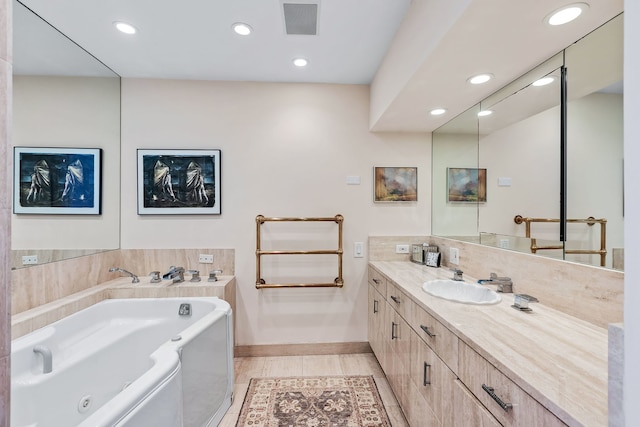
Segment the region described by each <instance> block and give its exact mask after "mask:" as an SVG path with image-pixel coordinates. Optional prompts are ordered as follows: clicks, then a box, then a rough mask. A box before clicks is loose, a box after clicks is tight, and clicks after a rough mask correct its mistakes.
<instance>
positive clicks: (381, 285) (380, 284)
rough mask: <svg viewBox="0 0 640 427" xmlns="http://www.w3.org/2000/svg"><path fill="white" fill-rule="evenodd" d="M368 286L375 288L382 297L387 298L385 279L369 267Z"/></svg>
mask: <svg viewBox="0 0 640 427" xmlns="http://www.w3.org/2000/svg"><path fill="white" fill-rule="evenodd" d="M369 284H370V285H371V286H373V287H374V288H376V289H377V290H378V292H380V294H381V295H382V296H384V297H386V296H387V279H386V278H385V277H384V276H383V275H382V274H380V273H378V272H377V271H376V270H374V269H373V268H371V267H369Z"/></svg>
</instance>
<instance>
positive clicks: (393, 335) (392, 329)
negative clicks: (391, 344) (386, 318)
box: [391, 322, 398, 340]
mask: <svg viewBox="0 0 640 427" xmlns="http://www.w3.org/2000/svg"><path fill="white" fill-rule="evenodd" d="M396 326H398V324H397V323H395V322H391V339H392V340H396V339H398V336H397V335H396Z"/></svg>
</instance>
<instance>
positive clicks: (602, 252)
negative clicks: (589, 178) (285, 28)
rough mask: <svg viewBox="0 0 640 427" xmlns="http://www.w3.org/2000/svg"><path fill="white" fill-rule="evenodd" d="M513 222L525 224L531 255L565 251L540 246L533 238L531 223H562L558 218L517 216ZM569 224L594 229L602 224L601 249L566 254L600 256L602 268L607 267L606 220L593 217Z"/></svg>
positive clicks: (555, 247) (575, 250)
mask: <svg viewBox="0 0 640 427" xmlns="http://www.w3.org/2000/svg"><path fill="white" fill-rule="evenodd" d="M513 222H515V223H516V224H522V223H523V222H524V223H525V227H526V228H525V236H526V237H527V238H529V239H531V253H532V254H535V253H536V252H537V251H540V250H546V249H563V248H564V247H563V246H562V245H552V246H538V245H537V242H536V239H534V238H531V223H532V222H560V220H559V219H557V218H528V217H523V216H522V215H516V216H515V217H514V218H513ZM567 223H582V224H587V225H588V226H589V227H592V226H593V225H595V224H600V249H565V251H564V252H565V253H566V254H574V255H576V254H586V255H600V266H602V267H604V266H605V265H606V259H607V220H606V219H604V218H600V219H596V218H594V217H592V216H590V217H589V218H584V219H567Z"/></svg>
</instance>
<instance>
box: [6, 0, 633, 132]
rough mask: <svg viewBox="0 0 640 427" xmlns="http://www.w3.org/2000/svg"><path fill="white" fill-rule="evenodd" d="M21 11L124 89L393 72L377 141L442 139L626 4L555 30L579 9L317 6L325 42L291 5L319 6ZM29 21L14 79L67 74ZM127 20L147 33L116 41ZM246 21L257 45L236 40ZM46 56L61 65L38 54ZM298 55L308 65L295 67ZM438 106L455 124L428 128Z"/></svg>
mask: <svg viewBox="0 0 640 427" xmlns="http://www.w3.org/2000/svg"><path fill="white" fill-rule="evenodd" d="M21 1H22V3H24V4H25V5H26V6H27V7H29V8H30V9H32V10H33V11H34V12H36V13H37V14H38V15H40V16H41V17H42V18H43V19H45V20H46V21H48V22H49V23H50V24H51V25H53V26H54V27H56V28H57V29H59V30H60V31H61V32H62V33H64V34H65V35H66V36H68V37H69V38H70V39H72V40H73V41H75V42H76V43H77V44H78V45H80V46H82V47H83V48H84V49H85V50H86V51H88V52H90V53H91V54H92V55H93V56H95V57H96V58H98V59H99V60H100V61H102V62H103V63H104V64H106V65H108V66H109V67H110V68H111V69H112V70H113V71H115V72H116V73H117V74H119V75H120V76H122V77H125V78H168V79H193V80H234V81H261V82H312V83H336V84H370V83H372V81H374V78H375V76H376V73H377V72H378V70H379V69H380V67H381V64H382V66H383V67H386V69H391V70H395V71H396V72H395V73H384V75H378V77H377V78H376V80H375V84H374V90H376V86H385V85H386V86H387V87H392V88H394V89H393V91H392V93H391V94H390V95H388V96H387V98H388V99H386V101H385V103H384V105H383V107H382V109H381V111H380V114H377V115H376V116H375V117H374V118H373V119H372V122H371V127H372V129H373V130H376V131H431V130H433V129H435V128H436V127H438V126H440V125H442V124H444V123H445V122H447V121H448V120H450V119H451V118H453V117H454V116H455V115H457V114H459V113H461V112H462V111H464V110H465V109H467V108H468V107H470V106H471V105H473V104H475V103H476V102H478V101H479V100H481V99H483V98H484V97H486V96H487V95H489V94H491V93H492V92H494V91H495V90H497V89H499V88H500V87H502V86H504V85H505V84H507V83H508V82H509V81H511V80H513V79H514V78H515V77H517V76H519V75H521V74H523V73H524V72H526V71H527V70H529V69H530V68H533V67H534V66H536V65H537V64H539V63H541V62H542V61H543V60H545V59H546V58H548V57H550V56H552V55H553V54H555V53H557V52H559V51H560V50H562V49H563V48H564V47H566V46H568V45H569V44H571V43H573V42H574V41H576V40H578V39H579V38H580V37H582V36H583V35H584V34H586V33H588V32H589V31H592V30H593V29H595V28H596V27H598V26H599V25H601V24H603V23H604V22H606V21H607V20H609V19H611V18H612V17H614V16H615V15H617V14H619V13H620V12H622V10H623V0H586V1H587V2H588V3H589V4H590V8H589V10H588V12H587V13H586V14H584V16H583V17H581V18H580V19H579V20H577V21H575V22H574V23H571V24H568V25H566V26H564V27H562V28H552V27H549V26H547V25H545V24H544V23H543V19H544V17H545V16H546V15H547V14H548V13H549V12H551V11H553V10H554V9H556V8H558V7H560V6H562V5H564V4H567V3H570V2H571V1H572V0H567V1H558V0H518V1H514V0H446V3H442V1H443V0H317V1H315V3H318V4H319V9H318V34H317V35H315V36H302V35H295V36H292V35H286V33H285V26H284V18H283V12H282V3H283V2H288V3H311V2H314V1H311V0H181V1H179V2H176V1H171V0H136V1H131V0H129V1H126V0H109V1H104V0H102V1H100V0H56V1H51V0H21ZM444 4H446V5H447V6H450V5H454V6H455V8H456V10H457V14H456V15H455V17H454V18H455V19H453V18H452V19H451V21H450V22H449V21H447V25H442V22H441V21H444V17H442V18H441V17H440V16H439V15H438V13H439V12H438V10H439V8H442V7H443V5H444ZM18 6H19V5H14V9H15V10H16V11H18V9H19V7H18ZM20 15H23V14H21V13H16V12H14V39H15V45H14V72H16V73H27V74H29V73H33V72H34V71H33V67H36V66H38V67H43V66H48V67H54V68H55V67H56V66H57V67H58V68H60V63H61V62H62V61H60V60H59V58H60V55H59V54H58V53H57V52H58V51H57V49H59V47H56V46H55V45H54V46H50V45H51V40H52V39H53V37H51V36H49V35H45V36H44V37H40V38H37V32H36V31H35V24H34V23H33V22H30V21H29V18H28V17H26V16H20ZM449 18H451V17H447V19H449ZM403 19H404V21H403ZM119 20H121V21H127V22H130V23H131V24H133V25H135V26H136V27H137V28H138V29H139V32H138V34H136V35H134V36H127V35H125V34H122V33H119V32H117V31H116V30H115V28H114V27H113V25H112V23H113V21H119ZM238 21H240V22H246V23H248V24H249V25H251V26H252V27H253V29H254V32H253V34H251V35H250V36H247V37H241V36H238V35H236V34H234V33H233V32H232V31H231V25H232V24H233V23H234V22H238ZM25 27H26V28H25ZM394 36H395V37H396V39H395V40H394ZM407 41H409V42H408V43H407ZM44 46H46V47H45V48H44V49H42V50H43V51H44V52H45V53H46V54H48V55H53V58H55V59H45V58H46V57H47V55H46V54H45V53H43V52H42V50H41V51H39V52H37V54H35V47H44ZM25 51H29V52H32V54H31V55H30V54H28V52H25ZM385 55H386V58H387V60H386V61H385V59H384V58H385ZM297 56H303V57H305V58H307V59H308V60H309V66H308V67H306V68H305V69H298V68H296V67H294V66H293V65H292V62H291V61H292V59H293V58H295V57H297ZM398 58H400V59H402V58H404V60H402V61H397V59H398ZM29 68H31V70H29ZM58 72H61V71H59V70H58ZM478 72H490V73H492V74H494V75H495V79H494V80H493V81H492V82H490V83H489V84H486V85H483V86H481V87H470V86H469V85H468V84H467V83H466V82H465V81H466V79H467V77H469V76H471V75H473V74H475V73H478ZM38 73H40V72H39V71H38ZM380 74H382V73H380ZM389 75H395V76H396V77H388V76H389ZM398 76H401V77H400V78H399V77H398ZM385 79H388V80H389V81H388V82H387V81H386V80H385ZM374 95H375V94H372V97H373V96H374ZM436 106H444V107H446V108H447V109H448V113H447V114H446V115H444V116H441V117H439V118H435V119H434V118H431V117H429V116H428V115H427V111H429V110H430V109H431V108H434V107H436Z"/></svg>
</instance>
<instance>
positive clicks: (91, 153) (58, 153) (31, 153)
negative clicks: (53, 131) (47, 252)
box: [13, 147, 102, 215]
mask: <svg viewBox="0 0 640 427" xmlns="http://www.w3.org/2000/svg"><path fill="white" fill-rule="evenodd" d="M101 168H102V149H100V148H41V147H14V149H13V175H14V176H13V212H14V213H16V214H46V215H52V214H53V215H60V214H63V215H100V213H101V178H102V177H101V174H102V169H101Z"/></svg>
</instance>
